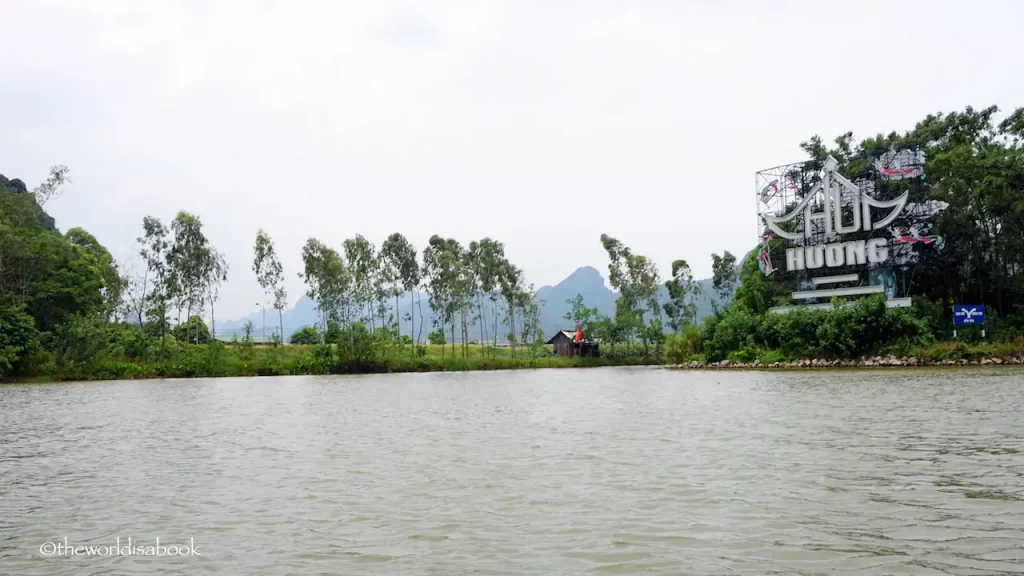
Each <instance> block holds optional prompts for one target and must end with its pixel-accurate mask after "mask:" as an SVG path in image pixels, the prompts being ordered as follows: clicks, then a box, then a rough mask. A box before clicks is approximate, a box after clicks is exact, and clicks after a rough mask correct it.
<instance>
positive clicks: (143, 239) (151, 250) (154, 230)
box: [136, 216, 171, 348]
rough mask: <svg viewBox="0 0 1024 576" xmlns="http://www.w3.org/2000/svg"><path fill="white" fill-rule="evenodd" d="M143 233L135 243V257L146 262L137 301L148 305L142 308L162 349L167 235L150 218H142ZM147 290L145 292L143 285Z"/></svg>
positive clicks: (165, 305)
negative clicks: (155, 327) (156, 325)
mask: <svg viewBox="0 0 1024 576" xmlns="http://www.w3.org/2000/svg"><path fill="white" fill-rule="evenodd" d="M142 230H143V234H142V236H140V237H139V238H138V239H137V240H136V241H137V242H138V244H139V256H141V257H142V260H143V261H144V262H145V263H146V275H145V276H144V277H143V280H142V282H143V286H142V288H141V298H140V301H142V302H148V304H147V305H146V306H145V308H146V311H147V314H148V315H149V317H150V318H151V319H153V320H155V321H157V322H158V323H159V333H160V346H161V348H162V347H163V342H164V337H165V336H166V333H167V300H168V297H169V296H168V290H169V288H170V287H169V283H170V277H171V271H170V266H169V265H168V263H167V254H168V252H169V250H170V246H171V244H170V241H169V240H168V235H169V233H170V231H169V230H168V229H167V226H164V224H163V222H160V220H159V219H158V218H155V217H153V216H146V217H145V218H143V219H142ZM147 285H148V286H149V287H150V288H151V290H150V291H149V293H148V294H147V293H146V286H147ZM139 310H140V314H139V323H140V325H141V324H142V323H143V322H142V316H143V314H142V312H141V310H142V306H140V307H139Z"/></svg>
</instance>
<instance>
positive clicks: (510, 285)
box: [498, 260, 525, 358]
mask: <svg viewBox="0 0 1024 576" xmlns="http://www.w3.org/2000/svg"><path fill="white" fill-rule="evenodd" d="M524 283H525V280H524V277H523V271H522V270H520V269H519V268H518V267H516V266H515V265H514V264H512V263H511V262H509V261H508V260H505V261H504V263H503V265H502V267H501V272H500V274H499V276H498V285H499V286H500V287H501V296H502V298H504V299H505V307H506V309H505V314H506V320H507V322H508V327H509V333H508V341H509V345H510V346H511V347H512V357H513V358H515V357H516V308H518V307H519V305H520V302H521V300H522V295H523V285H524Z"/></svg>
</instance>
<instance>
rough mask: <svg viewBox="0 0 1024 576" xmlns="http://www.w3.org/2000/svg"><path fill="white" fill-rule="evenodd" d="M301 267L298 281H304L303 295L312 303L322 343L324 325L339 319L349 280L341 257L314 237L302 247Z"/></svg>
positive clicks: (349, 283) (325, 330)
mask: <svg viewBox="0 0 1024 576" xmlns="http://www.w3.org/2000/svg"><path fill="white" fill-rule="evenodd" d="M302 264H303V271H302V272H300V273H299V278H301V279H302V280H304V281H305V282H306V286H307V291H306V295H307V296H309V297H310V298H311V299H312V300H313V301H314V302H316V305H317V310H318V311H319V313H320V321H321V327H322V328H323V331H322V333H321V335H322V337H323V338H325V340H324V342H326V335H327V325H328V322H330V321H331V320H332V319H337V318H338V317H339V313H340V309H341V307H342V305H343V303H344V301H345V297H346V293H347V292H348V290H349V287H350V286H351V277H350V274H349V271H348V270H347V269H346V268H345V262H344V260H342V258H341V255H340V254H338V252H337V251H336V250H334V249H333V248H330V247H328V246H327V245H325V244H324V243H323V242H320V241H319V240H317V239H316V238H310V239H308V240H306V244H305V246H303V247H302Z"/></svg>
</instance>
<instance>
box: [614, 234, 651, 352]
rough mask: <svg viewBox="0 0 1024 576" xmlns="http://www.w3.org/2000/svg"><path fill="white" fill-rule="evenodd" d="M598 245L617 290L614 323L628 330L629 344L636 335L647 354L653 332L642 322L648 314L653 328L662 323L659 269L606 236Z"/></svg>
mask: <svg viewBox="0 0 1024 576" xmlns="http://www.w3.org/2000/svg"><path fill="white" fill-rule="evenodd" d="M601 244H602V246H604V249H605V251H606V252H607V253H608V259H609V264H608V281H609V283H610V284H611V285H612V288H614V289H616V290H618V291H619V298H618V300H616V302H615V320H616V322H618V323H619V324H622V325H623V326H625V327H627V330H628V334H629V336H630V340H631V341H632V337H633V334H635V333H637V332H639V334H640V337H641V339H642V341H643V344H644V353H645V354H646V353H648V351H649V349H648V344H649V342H650V341H651V340H652V338H651V334H652V329H651V327H650V326H648V325H647V323H646V322H645V320H644V317H645V314H646V315H650V317H651V322H652V325H655V326H660V324H661V306H660V305H659V302H658V285H659V284H660V277H659V275H658V267H657V265H655V264H654V262H653V261H652V260H650V259H649V258H647V257H646V256H641V255H639V254H634V253H633V252H632V251H631V250H630V249H629V248H628V247H627V246H625V245H624V244H622V242H620V241H618V240H616V239H615V238H612V237H611V236H608V235H607V234H602V235H601ZM658 329H660V328H657V327H656V328H654V330H658ZM655 340H660V338H658V339H655Z"/></svg>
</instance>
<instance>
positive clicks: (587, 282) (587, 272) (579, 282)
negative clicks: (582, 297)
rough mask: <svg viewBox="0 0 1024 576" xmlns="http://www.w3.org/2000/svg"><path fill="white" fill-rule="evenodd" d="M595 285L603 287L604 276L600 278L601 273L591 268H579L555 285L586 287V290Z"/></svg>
mask: <svg viewBox="0 0 1024 576" xmlns="http://www.w3.org/2000/svg"><path fill="white" fill-rule="evenodd" d="M595 285H596V286H601V287H604V276H601V273H600V272H598V271H597V268H594V267H593V266H581V267H579V268H577V269H576V271H575V272H573V273H572V274H569V275H568V276H566V277H565V279H564V280H562V281H561V282H559V283H558V284H557V286H560V287H561V286H586V287H588V288H593V287H595Z"/></svg>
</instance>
